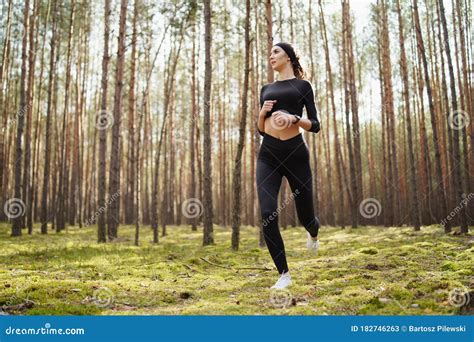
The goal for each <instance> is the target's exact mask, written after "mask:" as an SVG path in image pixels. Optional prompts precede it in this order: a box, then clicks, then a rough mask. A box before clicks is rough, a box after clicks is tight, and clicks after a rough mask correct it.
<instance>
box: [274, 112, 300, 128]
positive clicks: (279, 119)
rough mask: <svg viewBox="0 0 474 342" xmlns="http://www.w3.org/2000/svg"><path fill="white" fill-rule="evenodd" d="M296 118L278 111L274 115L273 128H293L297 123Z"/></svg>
mask: <svg viewBox="0 0 474 342" xmlns="http://www.w3.org/2000/svg"><path fill="white" fill-rule="evenodd" d="M294 118H295V117H294V115H292V114H289V113H285V112H282V111H280V110H278V111H276V112H274V113H273V114H272V119H273V121H272V123H274V124H273V125H272V126H275V127H274V128H276V129H279V130H281V129H285V128H288V127H291V126H292V125H293V123H294V121H295V120H294Z"/></svg>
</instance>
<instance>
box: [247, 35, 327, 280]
mask: <svg viewBox="0 0 474 342" xmlns="http://www.w3.org/2000/svg"><path fill="white" fill-rule="evenodd" d="M270 63H271V65H272V68H273V70H276V71H278V73H279V80H278V81H275V82H273V83H270V84H266V85H264V86H263V87H262V89H261V92H260V107H261V109H260V113H259V117H258V124H257V126H258V132H259V133H260V134H261V135H262V136H263V141H262V144H261V146H260V151H259V154H258V158H257V171H256V173H257V191H258V200H259V203H260V211H261V214H262V220H263V228H262V229H263V234H264V237H265V241H266V243H267V246H268V250H269V252H270V255H271V257H272V259H273V262H274V263H275V265H276V268H277V270H278V273H279V275H280V277H279V279H278V281H277V282H276V283H275V285H273V286H272V287H271V288H272V289H282V288H285V287H287V286H289V285H291V276H290V272H289V270H288V264H287V262H286V255H285V246H284V244H283V239H282V237H281V234H280V229H279V228H278V211H277V210H278V208H277V205H278V192H279V190H280V185H281V181H282V177H283V176H285V177H286V178H287V180H288V183H289V184H290V187H291V190H292V196H293V197H294V199H295V203H296V211H297V213H298V219H299V221H300V223H301V224H302V225H303V226H304V227H305V228H306V230H307V234H308V241H307V248H308V249H309V250H312V251H314V252H316V251H317V250H318V248H319V241H318V232H319V226H320V222H319V219H318V218H317V217H316V216H315V215H314V209H313V191H312V185H313V184H312V174H311V168H310V163H309V150H308V146H307V144H306V141H305V140H304V138H303V135H302V132H301V130H300V128H303V129H304V130H307V131H310V132H313V133H318V132H319V131H320V123H319V120H318V117H317V111H316V107H315V104H314V93H313V88H312V86H311V83H310V82H308V81H307V80H304V79H303V78H304V71H303V68H302V67H301V65H300V63H299V57H298V56H297V55H296V53H295V50H294V48H293V47H292V45H291V44H288V43H278V44H275V45H274V46H273V47H272V50H271V54H270ZM303 106H305V108H306V113H307V119H304V118H302V117H301V114H302V110H303Z"/></svg>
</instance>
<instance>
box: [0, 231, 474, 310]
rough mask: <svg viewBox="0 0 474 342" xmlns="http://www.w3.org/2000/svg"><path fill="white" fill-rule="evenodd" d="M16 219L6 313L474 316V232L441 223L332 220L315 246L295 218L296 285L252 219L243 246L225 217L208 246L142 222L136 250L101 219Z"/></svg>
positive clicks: (1, 269)
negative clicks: (82, 223)
mask: <svg viewBox="0 0 474 342" xmlns="http://www.w3.org/2000/svg"><path fill="white" fill-rule="evenodd" d="M10 227H11V226H10V224H8V223H0V309H3V313H2V310H0V314H25V315H69V314H74V315H83V314H89V315H433V314H441V315H451V314H471V315H472V314H474V310H473V302H474V298H473V297H474V296H473V291H472V289H473V288H474V274H473V265H474V237H473V236H472V233H471V235H464V236H454V235H445V234H444V233H443V232H442V229H441V227H440V226H439V225H437V226H429V227H422V230H421V231H420V232H415V231H413V229H411V228H384V227H361V228H357V229H350V228H346V229H341V228H334V227H326V226H324V227H322V228H321V231H320V243H321V246H320V249H319V253H318V254H317V255H314V254H311V253H310V252H309V251H307V250H306V244H305V242H306V231H305V230H304V228H303V227H296V228H294V227H289V228H288V229H286V230H283V231H282V235H283V239H284V241H285V247H286V251H287V258H288V264H289V268H290V273H291V275H292V279H293V285H292V286H291V287H290V288H288V289H287V290H270V286H271V285H273V284H274V282H275V281H276V280H277V278H278V273H277V271H276V270H275V269H274V266H273V262H272V260H271V259H270V255H269V253H268V251H267V249H266V247H265V248H259V247H258V230H257V229H256V228H253V227H247V226H246V227H243V228H242V230H241V236H240V237H241V239H240V241H241V243H240V249H239V251H232V250H231V248H230V239H231V231H230V229H224V228H222V227H219V226H214V235H215V245H211V246H206V247H202V230H201V228H200V229H199V230H198V231H194V232H193V231H191V228H190V227H189V226H184V225H183V226H179V227H177V226H168V227H167V231H168V235H166V236H160V242H159V244H157V245H154V244H153V243H151V239H152V231H151V230H150V228H149V227H146V228H143V229H142V230H141V232H140V233H141V236H140V239H141V245H140V246H139V247H137V246H134V244H133V241H134V233H135V231H134V227H133V226H121V227H120V229H119V235H120V238H119V239H118V241H116V242H113V243H107V244H98V243H96V236H97V227H96V226H91V227H87V228H81V229H80V228H78V227H69V228H68V229H67V231H63V232H61V233H59V234H57V233H55V232H51V233H49V234H48V235H41V234H39V233H38V231H39V226H35V233H34V234H33V235H31V236H29V235H28V234H25V233H24V235H23V236H21V237H19V238H18V237H16V238H12V237H10ZM456 229H458V228H456ZM470 231H471V232H472V228H471V230H470ZM469 292H470V293H469ZM469 300H470V302H469Z"/></svg>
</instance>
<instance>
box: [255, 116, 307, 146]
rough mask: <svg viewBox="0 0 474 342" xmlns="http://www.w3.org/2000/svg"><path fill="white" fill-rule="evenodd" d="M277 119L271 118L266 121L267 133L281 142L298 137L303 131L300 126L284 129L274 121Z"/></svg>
mask: <svg viewBox="0 0 474 342" xmlns="http://www.w3.org/2000/svg"><path fill="white" fill-rule="evenodd" d="M274 120H275V118H274V117H273V116H270V117H268V118H266V119H265V123H264V124H265V133H266V134H269V135H271V136H273V137H274V138H277V139H280V140H288V139H291V138H293V137H295V136H297V135H298V134H299V133H300V132H301V130H300V127H299V126H296V125H291V126H290V127H287V128H283V127H281V126H279V125H278V123H277V122H275V121H274Z"/></svg>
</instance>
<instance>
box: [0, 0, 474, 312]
mask: <svg viewBox="0 0 474 342" xmlns="http://www.w3.org/2000/svg"><path fill="white" fill-rule="evenodd" d="M0 6H1V7H0V11H1V19H0V22H1V29H0V53H1V56H0V205H1V208H2V210H0V245H1V246H2V248H1V252H0V265H1V271H0V283H2V284H4V285H5V288H4V289H2V290H0V308H2V305H3V307H4V310H6V311H9V312H13V313H17V312H23V311H24V310H29V311H27V312H29V313H31V314H36V313H39V314H43V313H65V312H66V313H92V314H95V313H100V312H102V313H104V312H105V313H111V312H116V311H120V310H125V311H130V310H134V311H135V312H140V313H144V312H145V313H147V312H156V311H153V310H152V309H150V308H149V307H148V306H147V305H148V304H147V305H145V304H144V302H143V301H144V300H145V299H144V297H146V293H147V291H152V288H153V286H155V285H150V284H149V283H147V281H148V280H150V279H152V280H153V279H155V280H156V279H158V280H159V281H161V282H162V283H161V284H157V285H156V286H157V288H156V291H157V292H156V294H157V298H158V297H159V298H160V299H159V303H158V302H157V303H155V304H156V306H160V310H165V311H160V312H166V313H198V314H199V313H209V312H219V313H224V314H228V313H252V312H255V311H254V310H258V308H259V307H264V308H265V309H262V310H263V311H262V312H266V313H274V312H275V311H273V310H276V309H275V305H274V304H275V303H274V302H271V303H270V304H268V303H267V302H266V304H265V305H263V306H262V304H261V303H260V302H259V301H261V299H260V298H258V293H256V292H258V291H259V290H258V289H259V288H260V287H261V286H262V284H266V283H267V282H268V279H267V278H265V277H267V275H266V274H268V271H269V270H271V266H272V265H271V260H270V259H269V256H268V254H267V252H266V251H265V249H264V247H265V241H264V238H263V230H262V220H261V217H260V211H259V206H258V198H257V190H256V177H255V172H256V159H257V155H258V151H259V146H260V143H261V136H260V135H259V133H258V131H257V126H256V122H257V116H258V112H259V109H260V102H259V95H260V89H261V87H262V86H263V85H264V84H268V83H272V82H274V81H275V80H276V79H277V77H276V76H277V75H276V73H275V72H274V71H273V70H272V68H271V66H270V64H269V62H268V56H269V51H270V49H271V48H272V46H273V45H274V44H275V43H277V42H280V41H284V42H291V43H292V44H293V45H294V46H295V47H296V48H297V50H298V53H299V55H300V56H301V61H302V64H303V67H304V70H305V73H306V79H307V80H308V81H310V82H311V84H312V86H313V89H314V92H315V104H316V107H317V110H318V115H319V118H320V120H321V132H320V133H318V134H311V133H306V132H305V139H306V141H307V142H308V145H309V150H310V158H311V168H312V172H313V185H312V186H313V189H314V207H315V212H316V213H317V215H318V217H319V218H320V220H321V224H322V227H321V241H322V250H321V252H320V257H318V258H319V259H316V260H317V261H318V262H319V263H316V264H314V263H313V262H311V265H313V266H305V265H308V263H310V261H309V259H307V258H306V257H304V254H302V253H303V252H302V251H300V250H299V249H298V247H295V248H294V249H293V250H291V251H290V252H289V253H288V254H289V255H290V257H291V255H292V254H291V253H294V255H293V258H294V263H295V265H296V264H297V265H298V267H299V268H300V269H301V272H303V273H302V274H306V276H305V278H304V279H306V280H307V282H309V283H311V282H312V280H315V284H321V286H322V287H323V290H322V291H323V292H322V295H321V296H323V295H327V296H328V297H327V298H329V297H331V298H334V301H333V302H331V301H323V300H322V299H321V298H319V297H318V298H313V297H312V294H311V291H310V289H311V286H310V285H309V284H306V285H302V287H301V288H300V290H301V291H299V292H298V290H297V291H296V292H294V293H292V294H291V300H290V301H289V302H287V303H286V304H285V305H283V307H284V309H286V310H288V308H289V307H291V306H293V307H295V308H296V309H297V311H291V313H299V314H301V313H303V314H313V313H314V312H319V311H317V310H316V309H315V307H316V308H319V309H321V310H323V309H322V308H323V307H324V312H326V313H328V314H338V313H340V312H345V313H372V314H374V313H375V314H379V313H381V314H384V313H397V314H398V313H406V314H417V313H418V312H420V311H417V310H422V312H424V313H452V312H454V311H453V310H461V311H462V310H464V311H466V310H467V312H469V310H471V311H470V312H472V310H473V308H472V301H471V303H469V300H467V301H466V300H464V301H463V303H462V304H461V305H449V303H451V304H452V300H451V301H448V299H446V298H447V297H446V296H448V294H450V295H452V293H453V292H452V290H453V287H454V288H455V289H460V288H461V289H464V290H463V291H464V292H462V296H461V297H462V298H465V297H463V296H467V298H469V294H470V293H471V296H472V291H471V292H469V290H466V289H469V288H472V287H474V273H473V270H472V262H473V261H474V259H473V256H472V255H473V254H474V253H472V251H473V248H474V247H473V245H472V244H473V243H474V239H473V238H472V226H473V225H474V177H473V174H474V125H473V121H474V118H473V112H474V87H473V82H474V71H473V69H474V61H473V44H472V39H473V34H472V32H473V28H472V3H471V2H470V1H467V0H371V1H369V0H367V1H362V0H353V1H349V0H341V1H328V0H308V1H298V0H245V1H235V0H234V1H232V0H215V1H211V0H202V1H195V0H193V1H182V0H170V1H150V0H103V1H94V0H91V1H87V0H86V1H83V0H66V1H59V0H23V1H18V0H2V3H1V5H0ZM333 172H334V173H333ZM279 203H282V204H283V203H285V204H284V205H283V207H282V210H281V212H280V213H279V223H280V226H281V229H282V234H283V235H284V237H285V241H288V245H289V246H292V245H294V246H296V244H297V241H299V242H301V243H303V240H304V237H303V233H304V229H303V228H301V224H300V222H299V221H298V217H297V212H296V207H295V204H294V201H293V199H292V198H291V190H290V187H289V185H288V182H287V181H284V182H283V184H282V187H281V192H280V198H279ZM348 256H352V257H353V258H354V259H353V260H348V259H347V258H348ZM296 260H298V261H296ZM154 262H156V263H158V264H159V265H160V266H159V267H158V268H154V267H153V266H152V264H153V263H154ZM292 262H293V261H292ZM424 262H425V263H426V265H424V264H423V263H424ZM163 263H164V264H163ZM334 263H336V264H337V265H334ZM66 264H67V265H66ZM126 265H128V266H126ZM147 265H148V266H147ZM331 265H332V266H331ZM425 266H426V269H425V270H423V271H420V272H425V273H423V274H425V275H426V277H432V278H430V279H428V280H426V279H425V280H426V282H425V283H424V280H423V279H420V277H422V276H421V275H420V274H419V273H417V272H418V271H416V269H422V268H423V267H425ZM304 267H309V268H311V267H315V268H316V271H317V272H319V273H316V275H315V274H314V273H311V269H308V270H307V271H306V272H307V273H304V272H305V271H303V268H304ZM334 267H336V269H334ZM353 267H357V268H358V270H357V272H356V271H354V272H355V273H354V274H352V275H353V276H354V278H350V279H349V280H348V283H346V285H347V286H349V285H350V286H351V287H352V288H351V289H350V293H349V294H348V293H346V292H345V286H346V285H345V284H344V283H337V284H336V286H335V287H334V283H331V281H340V279H337V278H340V277H341V276H343V274H345V273H346V272H349V273H350V272H352V271H351V270H352V268H353ZM130 268H132V269H130ZM344 270H346V272H344ZM364 270H365V271H367V272H365V271H364ZM42 272H43V273H44V272H46V273H48V272H49V273H48V274H50V276H51V278H50V279H44V278H42V277H43V276H44V274H43V275H42ZM127 272H128V273H127ZM214 272H215V273H214ZM245 272H247V273H248V274H247V273H245ZM371 272H375V273H377V275H376V276H374V275H371V274H370V273H371ZM397 272H400V273H397ZM206 273H212V274H213V275H212V276H210V277H209V278H202V279H204V281H208V282H210V283H211V284H212V286H214V287H215V288H214V289H212V286H210V287H208V288H207V289H206V290H203V289H201V287H200V286H201V285H202V284H201V280H202V279H201V278H200V277H199V276H202V277H204V275H206ZM236 273H237V274H238V275H239V274H240V275H242V274H247V277H248V279H250V280H249V281H250V283H245V282H244V283H239V282H237V283H235V284H233V287H232V288H231V289H228V288H227V287H226V286H227V285H228V284H227V283H226V281H227V280H228V279H232V278H233V277H235V274H236ZM434 274H436V275H434ZM194 275H195V276H196V277H193V276H194ZM31 277H33V278H31ZM35 277H37V278H38V279H37V281H38V282H39V283H37V284H36V285H35V286H33V287H31V286H30V285H28V284H29V283H28V282H29V281H31V279H36V278H35ZM140 277H143V278H144V279H145V280H142V279H139V278H140ZM177 277H178V278H180V279H179V280H178V283H177V284H175V285H176V289H177V290H176V291H177V292H171V290H168V289H169V284H168V283H167V279H168V280H170V279H175V280H176V278H177ZM259 277H260V278H259ZM315 277H316V278H315ZM318 277H320V278H318ZM371 277H372V278H371ZM374 277H375V278H374ZM403 277H405V279H404V280H402V279H401V278H403ZM40 278H41V279H43V280H39V279H40ZM135 278H136V279H135ZM187 278H191V280H190V281H192V282H194V281H198V280H199V279H201V280H199V284H195V283H193V286H194V285H195V286H196V288H193V289H191V290H190V289H188V288H187V287H186V280H187ZM15 279H16V280H15ZM28 279H29V280H28ZM73 279H75V280H73ZM93 279H96V280H97V279H99V280H100V282H101V281H102V280H103V281H104V284H106V283H107V284H108V285H104V284H102V285H103V286H107V288H108V289H109V291H110V292H111V293H113V295H110V293H109V292H107V291H106V293H105V294H106V297H108V299H110V298H111V297H113V298H114V301H115V303H112V304H111V303H110V301H109V302H108V303H107V305H105V306H101V305H95V306H89V305H88V304H90V301H93V299H91V298H93V295H92V292H93V291H94V290H96V289H97V287H99V288H100V286H102V285H100V284H95V285H93V286H92V285H90V284H88V283H87V282H88V281H93ZM196 279H198V280H196ZM265 279H266V281H265ZM384 279H385V281H387V283H388V284H385V285H384V286H383V290H380V293H382V292H384V291H387V288H389V287H390V286H395V287H397V286H398V287H397V288H395V289H393V291H392V292H390V291H389V294H387V293H385V294H386V295H385V296H383V295H381V294H380V293H379V292H377V293H376V294H375V295H374V293H373V292H370V293H369V294H367V292H364V293H365V294H361V296H362V297H363V298H362V297H361V298H359V297H357V296H358V295H359V294H360V292H361V291H360V289H359V290H358V287H359V286H369V287H372V289H373V288H374V285H373V284H374V283H375V282H377V281H379V280H380V281H383V280H384ZM389 279H393V283H392V284H391V285H390V281H389ZM71 281H77V284H75V283H74V284H70V283H69V282H71ZM150 281H151V280H150ZM170 281H171V280H170ZM239 281H243V280H242V279H239ZM319 281H321V283H319ZM15 282H17V283H15ZM121 282H123V284H128V285H130V284H131V285H130V286H131V288H132V290H131V291H132V292H133V293H134V296H131V297H128V299H124V298H123V297H121V292H120V291H121V290H119V289H118V288H119V287H120V288H121V289H122V290H123V288H122V287H121V286H122V285H120V283H121ZM400 282H404V283H403V284H402V283H400ZM132 283H133V284H132ZM301 283H303V281H301ZM15 284H16V285H15ZM7 285H8V286H7ZM12 285H14V286H12ZM123 286H125V287H127V286H126V285H123ZM247 286H248V288H247ZM317 286H319V285H317ZM334 288H335V289H336V290H337V291H339V293H333V292H331V291H332V289H334ZM376 288H377V289H378V288H379V287H376ZM110 289H112V290H110ZM180 289H181V290H180ZM239 289H242V291H244V292H245V291H247V292H248V293H247V294H246V295H242V294H239V293H238V290H239ZM338 289H339V290H338ZM421 289H422V290H421ZM129 290H130V288H129ZM438 290H439V291H440V292H437V291H438ZM153 291H155V290H153ZM201 291H202V292H201ZM325 291H327V293H326V292H325ZM337 291H336V292H337ZM450 291H451V292H450ZM65 292H67V293H68V294H67V295H66V294H65ZM12 293H15V294H14V295H13V297H12ZM84 293H87V296H85V295H84ZM153 293H154V292H153ZM222 293H224V294H222ZM302 293H304V294H302ZM340 293H343V294H344V295H343V296H341V295H340ZM458 294H459V293H458V292H456V293H455V295H456V296H457V295H458ZM27 295H28V296H27ZM49 295H50V296H52V297H51V298H53V299H52V302H51V303H49V304H48V305H46V304H45V303H44V302H43V301H47V299H46V298H47V297H48V296H49ZM232 295H233V296H234V297H232ZM64 296H67V298H68V300H69V301H66V303H65V302H64V300H61V298H63V299H64ZM215 296H217V297H215ZM219 296H222V297H219ZM235 296H236V297H239V296H241V297H242V298H241V299H240V303H242V305H241V306H240V307H239V308H237V307H236V306H235V305H228V302H227V300H228V299H229V298H231V300H232V301H233V302H232V303H234V304H235V302H236V301H237V302H239V300H238V299H236V298H235ZM351 296H356V297H357V298H356V299H353V298H352V297H351ZM364 296H365V297H364ZM373 296H375V298H376V300H375V299H374V298H372V297H373ZM27 297H28V299H26V298H27ZM76 297H77V298H76ZM79 297H80V298H79ZM84 297H85V299H84ZM458 297H459V296H458ZM458 297H457V298H458ZM12 298H13V299H12ZM32 298H35V299H32ZM212 298H218V299H216V300H215V301H213V299H212ZM285 298H286V299H285ZM285 298H284V299H283V301H285V300H287V299H288V296H287V297H285ZM380 298H382V300H379V299H380ZM387 298H389V299H387ZM417 298H421V300H420V302H416V301H415V300H416V299H417ZM450 299H452V298H450ZM157 300H158V299H157ZM279 300H281V298H280V299H279ZM354 300H355V301H356V302H354ZM357 300H358V301H357ZM189 301H194V304H193V305H194V306H186V305H184V304H183V302H189ZM341 301H342V302H341ZM96 302H97V299H96ZM99 302H100V300H99ZM117 302H118V303H117ZM448 302H449V303H448ZM38 303H39V304H38ZM259 303H260V304H259ZM278 303H280V304H281V302H278ZM328 303H329V304H328ZM354 303H356V304H354ZM400 303H402V304H401V305H400ZM96 304H97V303H96ZM150 305H152V306H153V304H150ZM469 305H471V306H470V307H469ZM277 306H278V307H279V308H281V307H282V305H277ZM104 307H107V308H108V309H110V310H111V311H104ZM137 308H139V309H137ZM267 309H268V311H265V310H267ZM277 309H278V308H277ZM147 310H150V311H147ZM186 310H187V311H186Z"/></svg>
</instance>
